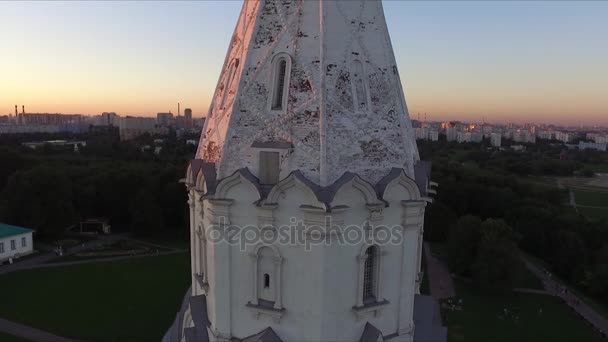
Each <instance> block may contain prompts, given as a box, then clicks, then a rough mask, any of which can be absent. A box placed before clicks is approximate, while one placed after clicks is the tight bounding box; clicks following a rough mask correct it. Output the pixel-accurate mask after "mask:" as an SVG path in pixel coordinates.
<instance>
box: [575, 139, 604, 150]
mask: <svg viewBox="0 0 608 342" xmlns="http://www.w3.org/2000/svg"><path fill="white" fill-rule="evenodd" d="M606 145H607V144H606V143H591V142H584V141H579V142H578V149H579V150H587V149H589V150H597V151H606Z"/></svg>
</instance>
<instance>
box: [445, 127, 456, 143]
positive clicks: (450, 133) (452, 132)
mask: <svg viewBox="0 0 608 342" xmlns="http://www.w3.org/2000/svg"><path fill="white" fill-rule="evenodd" d="M445 135H446V138H447V140H448V141H456V140H457V136H458V131H457V130H456V125H454V124H453V123H450V124H448V126H447V127H446V128H445Z"/></svg>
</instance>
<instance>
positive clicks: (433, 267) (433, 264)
mask: <svg viewBox="0 0 608 342" xmlns="http://www.w3.org/2000/svg"><path fill="white" fill-rule="evenodd" d="M424 259H425V261H426V272H427V275H428V279H429V288H430V290H431V295H432V296H433V297H435V299H444V298H451V297H455V296H456V290H454V282H453V280H452V276H451V275H450V272H449V271H448V269H447V267H446V266H445V265H444V264H443V262H441V261H440V260H439V259H437V258H436V257H435V256H433V253H432V252H431V246H430V245H429V243H428V242H425V243H424Z"/></svg>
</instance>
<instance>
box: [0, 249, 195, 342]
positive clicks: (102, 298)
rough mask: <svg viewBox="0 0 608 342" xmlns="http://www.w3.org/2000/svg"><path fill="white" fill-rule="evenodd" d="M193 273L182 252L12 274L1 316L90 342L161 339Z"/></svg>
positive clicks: (3, 288) (2, 294) (1, 279)
mask: <svg viewBox="0 0 608 342" xmlns="http://www.w3.org/2000/svg"><path fill="white" fill-rule="evenodd" d="M189 270H190V258H189V255H188V253H179V254H171V255H163V256H151V257H144V258H135V259H130V260H123V261H116V262H99V263H88V264H82V265H74V266H65V267H52V268H39V269H33V270H27V271H19V272H14V273H8V274H5V275H1V276H0V317H2V318H4V319H8V320H12V321H15V322H19V323H22V324H26V325H30V326H32V327H36V328H39V329H42V330H46V331H48V332H51V333H54V334H57V335H60V336H65V337H72V338H79V339H83V340H86V341H159V340H160V339H161V338H162V336H163V334H164V333H165V331H166V330H167V329H168V328H169V326H170V325H171V323H172V322H173V320H174V318H175V314H176V313H177V311H178V310H179V307H180V304H181V301H182V299H183V296H184V294H185V292H186V290H187V289H188V287H189V282H190V276H189V274H190V271H189ZM3 337H4V336H0V340H1V341H3Z"/></svg>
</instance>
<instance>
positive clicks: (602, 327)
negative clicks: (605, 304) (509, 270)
mask: <svg viewBox="0 0 608 342" xmlns="http://www.w3.org/2000/svg"><path fill="white" fill-rule="evenodd" d="M522 260H523V262H524V263H525V264H526V266H527V267H528V269H529V270H530V271H531V272H532V273H534V274H535V275H536V276H537V277H538V278H539V279H540V280H542V282H543V286H544V287H545V290H547V292H548V293H549V294H550V295H553V296H556V297H559V298H561V299H562V300H563V301H564V302H565V303H566V304H568V306H570V307H571V308H572V309H573V310H574V311H576V312H577V313H578V314H579V315H580V316H581V317H583V318H584V319H585V320H587V322H589V323H590V324H591V325H593V327H595V328H596V329H597V330H598V331H599V332H600V333H602V334H604V335H605V334H606V333H608V320H606V319H605V318H604V316H602V315H601V314H600V313H599V312H597V311H596V310H595V309H593V308H592V307H590V306H589V305H587V304H585V302H583V301H582V300H581V299H580V298H579V297H578V296H576V295H575V294H574V293H572V291H571V290H570V289H569V288H568V287H567V286H565V285H564V284H563V283H561V282H560V281H559V280H557V279H555V278H554V277H553V276H552V275H551V273H549V272H548V271H547V270H545V269H542V268H541V267H539V266H537V265H535V264H534V263H533V262H531V261H530V260H529V259H528V258H527V257H526V256H525V255H523V254H522Z"/></svg>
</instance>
